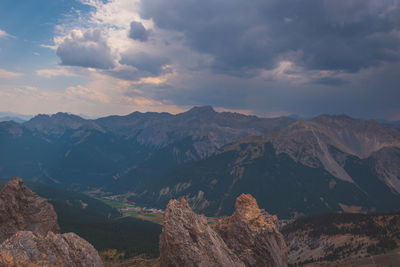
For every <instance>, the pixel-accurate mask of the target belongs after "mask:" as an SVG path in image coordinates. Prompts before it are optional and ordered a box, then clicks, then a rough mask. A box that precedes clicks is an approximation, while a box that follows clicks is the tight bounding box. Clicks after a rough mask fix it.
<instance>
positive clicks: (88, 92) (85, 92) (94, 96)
mask: <svg viewBox="0 0 400 267" xmlns="http://www.w3.org/2000/svg"><path fill="white" fill-rule="evenodd" d="M66 94H67V96H68V97H80V98H83V99H87V100H90V101H92V100H95V101H99V102H103V103H108V102H110V99H109V97H108V96H107V95H106V94H104V93H102V92H99V91H98V90H96V89H93V88H87V87H83V86H81V85H78V86H76V87H72V86H71V87H68V88H67V90H66Z"/></svg>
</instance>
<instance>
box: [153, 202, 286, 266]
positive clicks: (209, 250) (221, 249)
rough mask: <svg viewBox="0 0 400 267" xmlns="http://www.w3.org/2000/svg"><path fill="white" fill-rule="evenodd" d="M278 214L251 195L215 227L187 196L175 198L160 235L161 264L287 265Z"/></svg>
mask: <svg viewBox="0 0 400 267" xmlns="http://www.w3.org/2000/svg"><path fill="white" fill-rule="evenodd" d="M276 224H277V217H276V216H271V215H269V214H268V213H267V212H265V211H263V210H261V209H259V207H258V205H257V202H256V200H255V199H254V198H253V197H252V196H251V195H245V194H242V195H241V196H239V197H238V198H237V200H236V211H235V213H234V214H233V215H232V216H231V217H223V218H221V219H219V221H218V222H217V224H216V225H215V227H214V228H213V227H211V226H210V224H209V223H208V222H207V219H206V217H205V216H203V215H198V214H196V213H194V212H193V211H192V210H191V209H190V207H189V205H188V204H187V202H186V200H185V199H184V198H181V200H180V201H177V200H171V201H170V202H169V203H168V205H167V208H166V210H165V213H164V219H163V231H162V233H161V235H160V262H161V266H271V267H272V266H287V248H286V245H285V241H284V239H283V236H282V234H281V233H279V231H278V228H277V225H276Z"/></svg>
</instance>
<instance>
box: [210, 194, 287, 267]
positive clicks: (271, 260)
mask: <svg viewBox="0 0 400 267" xmlns="http://www.w3.org/2000/svg"><path fill="white" fill-rule="evenodd" d="M277 225H278V218H277V217H276V216H272V215H270V214H268V213H267V212H265V211H264V210H261V209H259V207H258V205H257V201H256V199H255V198H254V197H252V196H251V195H250V194H242V195H240V196H239V197H238V198H237V199H236V210H235V212H234V214H233V215H232V216H230V217H223V218H221V219H219V220H218V222H217V225H216V230H217V232H218V233H219V235H220V236H221V237H222V239H223V240H224V241H225V243H226V244H227V245H228V247H229V248H230V249H231V250H232V251H233V252H234V253H235V254H236V255H238V256H239V258H240V259H241V260H242V261H243V262H244V263H245V264H246V266H287V253H288V252H287V248H286V244H285V241H284V238H283V235H282V234H281V233H280V232H279V230H278V226H277Z"/></svg>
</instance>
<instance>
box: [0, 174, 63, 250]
mask: <svg viewBox="0 0 400 267" xmlns="http://www.w3.org/2000/svg"><path fill="white" fill-rule="evenodd" d="M22 230H26V231H32V232H35V233H40V234H47V232H49V231H51V232H55V233H58V232H59V231H60V227H59V226H58V223H57V214H56V212H55V211H54V208H53V206H52V205H51V204H50V203H49V202H47V200H46V199H44V198H41V197H39V196H38V195H37V194H35V193H33V192H32V191H31V190H30V189H29V188H28V187H26V186H25V185H24V183H23V181H22V179H20V178H17V177H15V178H13V179H11V180H10V181H9V182H8V183H7V184H5V185H3V186H2V187H1V189H0V243H1V242H3V241H4V240H5V239H7V238H9V237H11V236H12V235H13V234H14V233H15V232H17V231H22Z"/></svg>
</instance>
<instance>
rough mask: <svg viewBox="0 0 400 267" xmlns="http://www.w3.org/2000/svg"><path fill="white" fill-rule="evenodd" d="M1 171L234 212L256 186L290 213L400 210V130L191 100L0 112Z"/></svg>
mask: <svg viewBox="0 0 400 267" xmlns="http://www.w3.org/2000/svg"><path fill="white" fill-rule="evenodd" d="M0 146H1V147H2V150H1V151H0V177H2V178H6V177H10V176H15V175H18V176H21V177H23V178H24V179H25V180H31V181H36V182H41V183H46V184H49V185H53V186H59V187H63V188H67V189H72V190H76V191H90V190H94V189H96V190H99V191H102V192H103V193H109V194H125V195H126V196H128V199H129V200H130V201H132V202H135V203H136V204H138V205H146V206H153V207H158V208H165V205H166V204H167V203H168V201H169V200H170V199H171V198H178V197H181V196H184V197H185V198H186V199H187V200H188V202H189V203H190V205H191V206H192V207H193V208H194V210H196V211H200V212H202V213H205V214H207V215H211V216H219V215H226V214H230V213H232V211H233V210H232V207H233V206H234V205H233V204H234V200H235V199H236V197H238V196H239V195H240V194H241V193H251V194H252V195H253V196H255V197H256V198H257V200H258V202H259V205H260V206H261V207H262V208H265V209H267V210H268V211H270V212H272V213H276V214H278V215H279V216H281V217H286V218H289V217H296V216H302V215H310V214H318V213H324V212H374V211H392V210H399V209H400V205H399V203H400V131H399V130H398V129H397V128H396V127H395V126H390V125H385V124H380V123H378V122H377V121H374V120H362V119H355V118H351V117H348V116H346V115H321V116H318V117H316V118H313V119H310V120H295V119H293V118H289V117H280V118H272V119H271V118H259V117H256V116H247V115H243V114H238V113H230V112H221V113H219V112H216V111H215V110H214V109H213V108H212V107H210V106H205V107H194V108H192V109H190V110H189V111H187V112H184V113H180V114H177V115H172V114H169V113H152V112H149V113H139V112H134V113H131V114H129V115H126V116H109V117H104V118H99V119H95V120H89V119H83V118H81V117H79V116H76V115H72V114H66V113H57V114H54V115H38V116H36V117H34V118H32V119H30V120H29V121H26V122H23V123H17V122H13V121H7V122H0Z"/></svg>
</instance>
